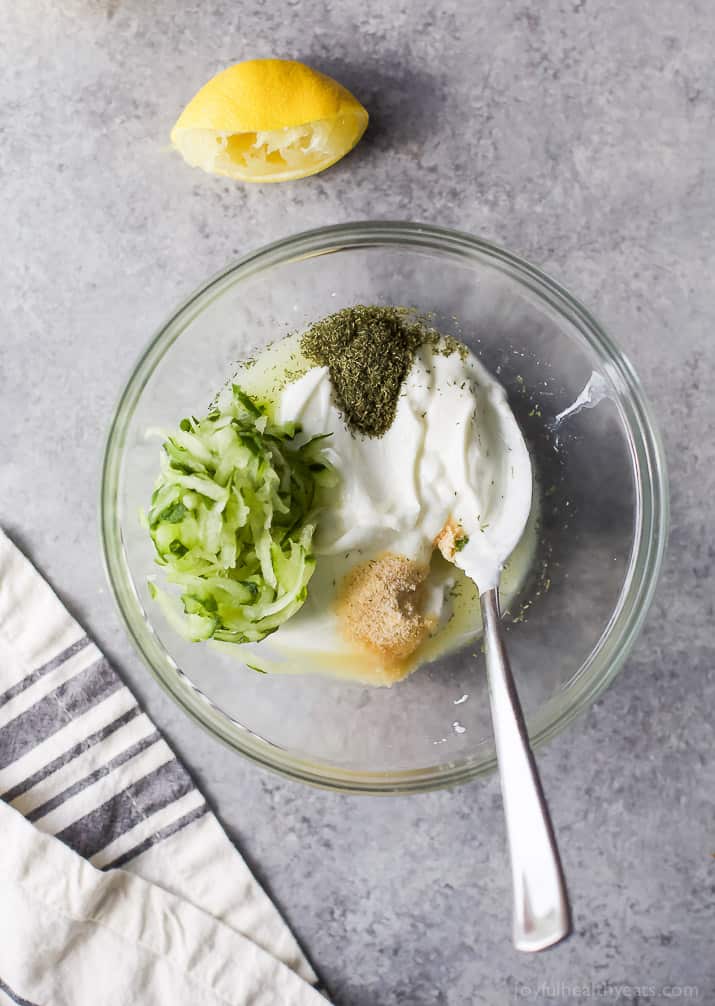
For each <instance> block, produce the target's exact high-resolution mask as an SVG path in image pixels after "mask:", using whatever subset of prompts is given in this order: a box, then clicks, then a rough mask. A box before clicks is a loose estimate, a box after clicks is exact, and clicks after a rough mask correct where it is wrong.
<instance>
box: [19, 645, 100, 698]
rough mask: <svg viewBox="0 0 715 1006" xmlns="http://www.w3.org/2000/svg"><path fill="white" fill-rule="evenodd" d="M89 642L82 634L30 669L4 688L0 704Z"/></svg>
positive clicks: (52, 669) (59, 665)
mask: <svg viewBox="0 0 715 1006" xmlns="http://www.w3.org/2000/svg"><path fill="white" fill-rule="evenodd" d="M89 642H90V641H89V639H88V638H87V636H82V638H81V639H78V640H77V641H76V642H74V643H72V645H71V646H68V647H67V649H65V650H62V652H61V653H58V654H57V656H56V657H53V658H52V660H48V661H47V663H46V664H43V665H42V666H41V667H38V668H37V670H34V671H31V672H30V673H29V674H26V675H25V677H24V678H21V679H20V681H16V682H15V684H14V685H11V686H10V688H8V689H6V690H5V691H4V692H3V693H2V695H0V706H4V705H5V703H6V702H9V701H10V699H14V698H15V696H16V695H19V694H20V692H24V691H25V689H26V688H29V687H30V685H34V684H35V682H36V681H39V680H40V678H42V677H44V675H45V674H49V673H50V671H54V670H55V669H56V668H57V667H61V666H62V664H64V663H66V661H68V660H69V659H70V657H73V656H74V655H75V653H79V651H80V650H83V649H84V648H85V646H89Z"/></svg>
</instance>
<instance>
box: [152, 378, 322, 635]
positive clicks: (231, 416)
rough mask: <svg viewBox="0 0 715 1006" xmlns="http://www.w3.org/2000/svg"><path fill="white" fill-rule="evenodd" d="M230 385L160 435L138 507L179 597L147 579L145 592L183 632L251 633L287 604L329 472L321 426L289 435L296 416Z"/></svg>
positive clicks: (300, 587) (281, 617) (277, 620)
mask: <svg viewBox="0 0 715 1006" xmlns="http://www.w3.org/2000/svg"><path fill="white" fill-rule="evenodd" d="M232 390H233V394H232V398H231V401H230V403H229V404H228V406H227V407H225V408H224V407H222V408H221V410H219V409H216V410H214V411H213V412H210V413H209V414H208V415H207V416H206V417H205V418H204V419H195V418H193V417H192V418H191V419H184V420H182V422H181V424H180V427H179V429H178V430H177V431H176V432H175V433H173V434H171V436H169V437H168V438H167V440H166V442H165V443H164V456H163V458H162V468H161V474H160V475H159V479H158V481H157V484H156V488H155V490H154V494H153V496H152V499H151V508H150V510H149V512H148V514H147V523H148V526H149V531H150V534H151V537H152V541H153V542H154V546H155V548H156V552H157V556H158V558H157V562H158V563H159V564H160V565H161V566H164V567H165V572H166V579H167V580H168V581H169V582H170V583H173V584H177V585H178V586H179V587H180V588H181V596H180V603H179V598H177V597H176V596H174V595H173V594H170V593H167V592H166V591H164V590H162V589H160V588H159V587H157V586H156V584H155V583H154V582H153V581H151V582H150V584H149V590H150V593H151V595H152V597H154V598H155V599H156V600H157V602H158V603H159V604H160V605H161V607H162V609H163V610H164V612H165V614H166V616H167V618H168V619H169V621H170V622H171V624H172V625H173V626H174V628H176V629H177V630H178V631H179V632H180V633H181V634H182V635H183V636H184V637H185V638H187V639H190V640H194V641H198V640H202V639H209V638H213V639H217V640H222V641H224V642H231V643H248V642H258V641H259V640H261V639H263V638H264V637H265V636H267V635H268V634H269V633H271V632H275V630H276V629H277V628H278V627H279V626H280V625H281V624H282V623H283V622H285V621H286V620H287V619H288V618H290V617H291V615H293V614H295V612H296V611H298V609H299V608H300V607H301V605H302V604H303V602H304V601H305V598H306V596H307V589H308V581H309V580H310V577H311V576H312V574H313V570H314V568H315V559H314V557H313V555H312V553H311V542H312V538H313V533H314V530H315V516H316V510H317V505H318V491H319V489H320V488H321V487H325V488H328V487H331V486H333V485H335V483H336V481H337V478H336V476H335V473H334V471H333V470H332V469H331V468H330V466H329V464H328V463H327V462H326V460H325V458H324V456H323V454H322V450H321V449H322V446H323V444H322V443H321V441H323V440H324V439H325V438H324V437H314V438H313V439H312V440H309V441H307V442H306V443H301V444H299V443H298V442H297V440H296V437H298V435H299V433H300V428H299V427H297V426H296V425H295V424H294V423H286V424H283V425H279V424H277V423H274V422H271V421H270V419H269V417H268V415H267V414H266V411H265V409H264V408H263V407H262V406H261V405H260V404H259V403H258V402H256V401H254V400H253V399H252V398H249V396H248V395H246V394H244V392H243V391H241V389H240V388H239V387H237V386H236V385H234V386H233V389H232ZM182 609H183V610H182Z"/></svg>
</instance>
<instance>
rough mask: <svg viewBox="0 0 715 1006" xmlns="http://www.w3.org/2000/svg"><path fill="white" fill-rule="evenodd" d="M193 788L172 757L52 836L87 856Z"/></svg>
mask: <svg viewBox="0 0 715 1006" xmlns="http://www.w3.org/2000/svg"><path fill="white" fill-rule="evenodd" d="M193 788H194V787H193V783H192V781H191V777H190V776H189V773H188V772H187V771H186V769H185V768H184V766H183V765H182V764H181V763H180V762H178V761H177V760H176V758H172V760H171V761H169V762H166V764H164V765H162V766H161V767H160V768H158V769H155V771H153V772H150V773H149V774H148V775H145V776H144V778H143V779H138V780H137V781H136V782H133V783H132V784H131V785H130V786H127V787H126V789H123V790H122V792H121V793H117V795H116V796H113V797H112V798H111V799H110V800H107V801H106V803H103V804H102V805H101V806H100V807H97V808H96V810H93V811H90V813H89V814H85V815H84V817H80V818H79V819H78V820H77V821H74V822H73V823H72V824H70V825H68V827H66V828H64V829H63V830H62V831H60V832H59V833H58V834H57V836H56V837H57V838H59V839H60V841H62V842H64V843H65V845H69V847H70V848H71V849H74V851H75V852H76V853H78V854H79V855H80V856H84V857H85V859H89V858H90V857H91V856H93V855H94V854H95V853H96V852H99V850H100V849H103V848H104V846H105V845H109V843H110V842H113V841H114V840H115V839H117V838H120V837H121V836H122V835H123V834H124V833H125V832H127V831H129V829H130V828H133V827H134V826H135V825H137V824H139V823H140V822H141V821H144V820H146V818H148V817H151V815H152V814H154V813H155V812H156V811H157V810H162V809H163V808H164V807H168V806H169V804H170V803H173V802H174V801H175V800H178V799H179V797H182V796H185V795H186V794H187V793H188V792H189V790H191V789H193Z"/></svg>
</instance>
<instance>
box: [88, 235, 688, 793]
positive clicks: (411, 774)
mask: <svg viewBox="0 0 715 1006" xmlns="http://www.w3.org/2000/svg"><path fill="white" fill-rule="evenodd" d="M375 245H385V246H388V245H389V246H404V247H412V248H417V247H420V248H422V249H424V250H428V251H432V252H447V253H449V254H450V255H451V256H452V257H455V256H456V257H462V258H466V259H471V260H473V261H483V260H484V259H485V258H486V259H487V260H489V263H490V264H491V265H492V266H496V267H497V268H500V269H501V270H502V271H504V272H506V273H508V274H509V275H510V277H511V278H512V279H514V280H516V281H520V282H522V283H523V285H525V286H527V287H528V288H529V289H530V290H531V291H532V293H535V294H537V295H538V296H539V297H540V298H541V299H542V300H543V301H546V302H547V303H548V304H549V305H550V306H551V308H552V309H556V310H557V311H558V312H559V313H560V314H561V315H565V316H566V317H567V319H568V320H569V321H570V322H571V323H572V324H574V325H575V327H576V328H577V329H578V330H579V332H580V334H581V335H582V336H583V337H584V338H585V340H586V342H587V344H588V345H589V347H590V349H591V350H592V351H593V352H594V353H595V355H596V356H597V357H598V360H599V365H600V366H601V368H602V370H603V371H604V372H605V373H606V374H607V376H608V378H609V380H610V382H611V384H612V385H613V388H614V390H615V392H616V395H617V405H618V408H619V412H620V416H621V420H622V423H623V425H624V428H625V429H624V432H625V434H626V435H627V437H628V441H629V446H630V450H631V461H632V466H633V471H634V478H635V485H636V520H635V528H634V536H633V545H632V551H631V556H630V559H629V563H628V568H627V571H626V574H625V577H624V581H623V585H622V588H621V592H620V594H619V598H618V602H617V604H616V606H615V608H614V610H613V612H612V615H611V618H610V619H609V622H608V624H607V625H606V626H605V628H604V630H603V632H602V634H601V637H600V639H599V641H598V642H597V644H596V645H595V647H594V648H593V650H592V651H591V653H590V654H589V656H588V657H587V659H586V661H585V662H584V663H583V664H582V665H581V667H580V668H578V670H577V671H576V672H575V674H574V675H573V677H572V678H571V680H570V681H569V682H567V683H566V684H565V685H564V686H563V688H562V689H560V690H559V692H558V693H556V695H555V696H553V697H552V698H551V699H550V700H549V701H548V702H547V703H546V704H545V706H543V707H542V708H541V709H540V710H538V712H537V714H536V715H535V716H534V717H532V718H531V719H530V723H529V735H530V738H531V742H532V745H534V746H538V745H540V744H542V743H544V742H545V741H547V740H549V739H550V738H551V737H553V736H555V735H556V734H557V733H560V732H561V731H562V730H563V729H564V728H565V727H566V726H567V725H568V724H569V723H570V722H571V721H572V720H573V719H574V718H575V717H576V716H578V715H580V714H581V713H582V712H583V711H584V710H585V709H586V708H587V707H588V706H590V705H591V704H592V703H593V702H594V701H595V699H596V698H597V697H598V696H599V695H600V694H601V692H603V691H604V689H605V688H607V687H608V685H609V684H610V683H611V682H612V681H613V679H614V677H615V676H616V674H617V673H618V672H619V670H620V669H621V667H622V666H623V663H624V662H625V660H626V658H627V656H628V654H629V653H630V651H631V649H632V647H633V644H634V642H635V640H636V638H637V636H638V633H639V632H640V629H641V627H642V625H643V622H644V620H645V618H646V615H647V612H648V609H649V607H650V604H651V601H652V599H653V595H654V592H655V588H656V585H657V581H658V575H659V572H660V569H661V565H662V561H663V557H664V553H665V548H666V544H667V536H668V521H669V499H668V480H667V470H666V460H665V453H664V449H663V444H662V440H661V437H660V433H659V431H658V428H657V425H656V422H655V419H654V416H653V412H652V409H651V407H650V405H649V403H648V401H647V399H646V396H645V394H644V391H643V388H642V386H641V383H640V380H639V378H638V376H637V375H636V372H635V370H634V368H633V366H632V364H631V363H630V361H629V360H628V358H627V357H626V356H625V355H624V354H623V352H622V351H621V350H620V349H619V348H618V347H617V346H616V345H615V343H614V342H613V340H612V339H611V338H610V336H609V335H607V333H606V332H605V330H604V328H603V327H602V326H601V325H600V324H599V322H598V321H597V320H596V319H595V318H594V316H593V315H592V314H591V313H590V311H588V309H587V308H586V307H584V305H583V304H581V302H580V301H579V300H578V299H577V298H575V297H574V296H573V295H572V294H571V293H569V291H568V290H567V289H566V288H565V287H563V286H562V285H561V284H560V283H559V282H558V281H556V280H554V279H553V278H552V277H551V276H549V275H548V274H547V273H546V272H544V271H543V270H541V269H540V268H538V267H537V266H534V265H532V264H531V263H529V262H528V261H526V260H525V259H523V258H521V257H520V256H518V255H515V254H513V253H511V252H509V251H507V250H506V249H504V248H502V247H500V246H499V245H496V244H494V243H492V242H490V241H486V240H484V239H482V238H479V237H475V236H473V235H471V234H468V233H466V232H463V231H458V230H452V229H448V228H443V227H438V226H434V225H431V224H423V223H412V222H407V221H389V220H388V221H356V222H352V223H345V224H337V225H333V226H327V227H319V228H315V229H312V230H308V231H302V232H300V233H298V234H295V235H292V236H289V237H287V238H283V239H280V240H278V241H274V242H272V243H270V244H268V245H264V246H263V247H261V248H258V249H256V250H255V251H252V252H249V253H248V254H246V255H244V256H242V257H241V258H239V259H238V260H235V261H234V262H232V263H231V264H230V265H228V266H227V267H226V268H224V269H222V270H221V271H220V272H218V273H216V274H215V275H214V276H212V277H211V278H210V279H208V280H207V281H206V282H204V283H203V284H201V286H199V287H198V288H197V289H196V290H195V291H194V292H193V293H192V294H191V295H190V296H189V297H188V298H187V299H186V300H185V301H184V302H183V303H182V304H181V305H180V306H179V307H178V308H176V309H175V310H174V311H173V312H172V314H171V315H170V317H169V318H168V320H167V321H166V322H165V323H164V324H163V325H161V327H160V328H159V329H158V330H157V331H156V333H155V334H154V336H153V337H152V338H151V339H150V341H149V343H148V345H147V347H146V349H145V350H144V352H143V353H142V354H141V355H140V357H139V359H138V361H137V363H136V364H135V366H134V368H133V370H132V372H131V374H130V376H129V378H128V380H127V381H126V384H125V385H124V388H123V390H122V393H121V395H120V397H119V400H118V403H117V405H116V408H115V410H114V414H113V417H112V421H111V424H110V427H109V431H108V434H107V438H106V445H105V451H104V459H103V464H102V472H101V484H100V534H101V539H102V552H103V560H104V568H105V573H106V576H107V580H108V582H109V586H110V589H111V591H112V594H113V596H114V599H115V602H116V604H117V606H118V608H119V612H120V616H121V618H122V621H123V622H124V625H125V627H126V629H127V631H128V633H129V636H130V638H131V639H132V642H133V643H134V645H135V647H136V649H137V650H138V652H139V654H140V656H141V657H142V659H143V660H144V662H145V664H146V665H147V667H148V668H149V670H150V671H151V673H152V674H153V676H154V677H155V678H156V680H157V681H158V682H159V684H160V685H161V686H162V688H164V690H165V691H166V692H167V693H168V694H169V695H170V696H171V697H172V698H173V699H174V701H175V702H177V703H178V705H179V706H180V707H181V708H182V709H183V710H184V712H186V713H187V714H188V715H189V716H191V718H192V719H194V720H195V721H196V722H197V723H199V724H200V725H201V726H202V727H204V729H206V730H207V731H208V732H209V733H210V734H212V735H213V736H214V737H216V738H218V739H219V740H221V741H222V742H223V743H224V744H226V745H227V746H228V747H229V748H231V749H232V750H234V751H238V752H239V753H241V754H243V755H244V756H246V757H248V758H249V759H251V760H252V761H254V762H256V763H258V764H260V765H262V766H264V767H265V768H268V769H271V770H273V771H275V772H278V773H280V774H281V775H284V776H287V777H288V778H292V779H296V780H299V781H301V782H305V783H309V784H311V785H314V786H318V787H321V788H324V789H329V790H338V791H341V792H346V793H372V794H391V793H392V794H394V793H415V792H425V791H429V790H433V789H441V788H444V787H449V786H454V785H457V784H461V783H463V782H467V781H469V780H471V779H474V778H476V777H477V776H481V775H485V774H487V773H489V772H491V771H493V770H494V768H495V766H496V760H495V758H494V757H492V758H489V759H485V760H481V761H480V760H479V759H477V758H474V757H471V758H467V759H464V760H462V761H459V762H452V763H446V764H445V765H443V766H427V767H425V768H420V769H416V770H403V771H393V772H389V773H381V772H363V771H360V772H358V771H353V770H347V769H341V768H339V767H338V766H334V765H330V766H329V767H328V766H327V765H326V764H324V763H323V764H321V763H314V762H312V761H308V760H306V759H304V758H301V757H298V756H295V755H293V754H290V753H289V752H286V751H285V750H284V749H282V748H280V747H279V746H277V745H273V744H271V743H270V742H268V741H266V740H265V739H263V738H260V737H258V736H257V735H255V734H253V733H252V732H251V731H250V730H249V729H248V728H247V727H245V726H243V725H242V724H240V723H239V722H238V721H237V720H235V719H233V718H232V717H230V716H229V715H228V714H226V713H225V712H223V711H222V710H220V709H219V708H218V707H217V706H216V705H215V704H214V703H213V702H212V701H211V699H210V698H209V697H208V696H207V695H205V694H204V693H203V692H202V691H201V690H200V689H199V688H198V687H197V686H196V685H194V684H193V682H192V681H191V679H190V678H189V677H188V676H187V675H186V674H185V673H184V672H183V671H182V670H181V669H180V668H179V667H177V665H176V664H175V663H174V662H173V661H171V659H170V658H168V659H167V657H166V655H164V661H163V662H162V663H160V662H159V652H160V649H159V646H158V643H157V642H156V639H155V637H154V634H153V632H152V630H151V627H150V625H149V624H148V622H147V620H146V618H145V615H144V612H143V609H142V607H141V604H140V603H139V600H138V597H137V595H136V591H135V589H134V585H133V581H132V578H131V576H130V574H129V570H128V566H127V564H126V561H125V559H124V554H123V548H122V531H121V525H120V522H119V510H118V507H117V505H116V502H117V499H118V492H119V480H120V474H121V466H122V456H123V445H124V439H125V435H126V431H127V428H128V425H129V422H130V420H131V417H132V414H133V411H134V408H135V407H136V404H137V402H138V400H139V398H140V396H141V393H142V391H143V389H144V387H145V385H146V383H147V381H148V379H149V377H150V376H151V374H152V373H153V372H154V370H155V368H156V366H157V365H158V363H159V362H160V361H161V359H162V358H163V356H164V354H165V353H166V351H167V350H168V349H169V348H170V346H171V345H172V344H173V343H174V341H175V340H176V339H177V338H178V337H179V335H180V334H181V332H182V331H183V330H184V328H185V327H186V326H187V325H188V324H189V323H190V322H191V321H192V320H193V318H194V317H196V315H197V314H198V313H200V311H201V310H203V309H204V307H205V306H207V305H208V304H209V303H211V302H213V300H215V299H216V297H218V296H220V295H221V293H222V289H223V287H224V286H226V285H228V283H229V280H230V281H231V285H232V284H233V283H235V282H237V281H238V280H240V279H245V278H247V277H248V276H250V275H253V274H255V273H256V272H261V271H264V270H265V269H270V268H272V267H274V266H275V265H278V264H281V263H285V262H287V261H293V260H296V259H300V258H306V257H314V256H315V255H321V254H327V253H331V252H338V251H344V250H347V249H349V248H356V247H369V246H375ZM207 298H208V299H207ZM162 664H163V665H162ZM594 665H597V666H596V667H594ZM566 688H568V689H569V690H570V691H572V693H573V694H572V701H571V702H570V703H569V705H568V707H567V708H566V709H563V710H562V711H560V712H559V714H558V715H555V716H554V715H549V710H550V709H551V707H553V706H555V704H556V699H557V697H558V696H559V695H562V694H563V691H564V690H565V689H566ZM552 712H553V711H552Z"/></svg>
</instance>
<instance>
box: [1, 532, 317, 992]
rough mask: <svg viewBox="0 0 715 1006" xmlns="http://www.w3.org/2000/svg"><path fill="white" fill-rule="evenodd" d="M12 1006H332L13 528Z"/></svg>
mask: <svg viewBox="0 0 715 1006" xmlns="http://www.w3.org/2000/svg"><path fill="white" fill-rule="evenodd" d="M0 796H2V800H0V1003H5V1002H11V1003H15V1004H20V1006H50V1004H52V1006H63V1004H67V1006H96V1004H97V1003H99V1002H101V1003H102V1004H103V1006H130V1004H131V1006H139V1004H144V1003H146V1004H151V1006H163V1004H167V1006H183V1004H187V1006H188V1004H192V1006H198V1004H204V1003H205V1004H207V1006H208V1004H222V1006H229V1004H230V1006H234V1004H235V1006H239V1004H240V1006H325V1004H326V1000H325V999H324V998H323V996H322V995H321V994H320V993H319V991H318V990H317V989H316V988H315V982H316V976H315V974H314V972H313V970H312V968H311V966H310V964H309V963H308V961H307V960H306V958H305V956H304V955H303V953H302V951H301V950H300V948H299V946H298V944H297V942H296V941H295V939H294V937H293V935H292V933H291V932H290V930H289V929H288V927H287V926H286V924H285V922H284V921H283V920H282V918H281V917H280V915H279V914H278V912H277V911H276V909H275V907H274V906H273V904H272V903H271V901H270V900H269V899H268V897H267V896H266V895H265V893H264V892H263V891H262V889H261V888H260V886H259V885H258V883H257V882H256V880H255V879H254V878H253V876H252V874H251V873H250V871H249V870H248V867H247V866H246V864H245V863H244V861H243V860H242V858H241V857H240V855H239V854H238V852H237V851H236V849H235V848H234V847H233V845H232V844H231V843H230V842H229V840H228V838H227V837H226V835H225V833H224V832H223V830H222V828H221V826H220V825H219V823H218V821H217V820H216V818H215V817H214V815H213V814H212V813H211V811H210V810H209V809H208V807H207V805H206V803H205V801H204V799H203V797H202V796H201V794H200V793H199V791H198V790H197V789H196V788H195V786H194V785H193V783H192V781H191V778H190V776H189V775H188V773H187V772H186V770H185V768H184V767H183V765H182V764H181V763H180V762H179V761H178V760H177V759H176V757H175V756H174V754H173V752H172V751H171V749H170V748H169V747H168V745H167V744H166V742H165V741H164V740H163V738H162V737H161V736H160V735H159V733H158V732H157V730H156V728H155V727H154V725H153V723H152V722H151V721H150V720H149V718H148V717H147V716H146V715H145V714H144V713H143V712H142V711H141V710H140V708H139V707H138V705H137V703H136V701H135V700H134V697H133V696H132V694H131V692H130V691H129V690H128V689H127V688H126V687H125V686H124V685H123V684H122V682H121V680H120V679H119V677H118V676H117V675H116V673H115V672H114V671H113V669H112V668H111V667H110V666H109V664H108V663H107V661H106V660H105V659H104V657H103V656H102V654H101V653H100V652H99V650H98V649H97V647H96V646H95V645H94V644H93V643H92V642H91V641H90V640H89V639H88V638H87V636H86V635H85V634H84V632H83V630H82V629H81V628H80V626H79V625H78V624H77V623H76V622H75V621H74V619H73V618H71V616H70V615H69V614H68V613H67V611H66V609H65V608H64V607H63V605H62V604H61V603H60V601H59V600H58V598H57V597H56V595H55V594H54V593H53V591H52V590H51V589H50V587H49V586H48V584H47V583H46V582H45V581H44V580H43V579H42V577H41V576H40V575H39V574H38V573H37V572H36V570H35V569H34V568H33V567H32V566H31V565H30V563H29V562H28V561H27V559H25V557H24V556H23V555H22V554H21V553H20V552H19V551H18V549H17V548H16V547H15V546H14V545H13V544H12V543H11V542H10V540H9V539H8V538H7V537H6V536H5V535H4V534H3V533H2V531H0Z"/></svg>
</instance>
